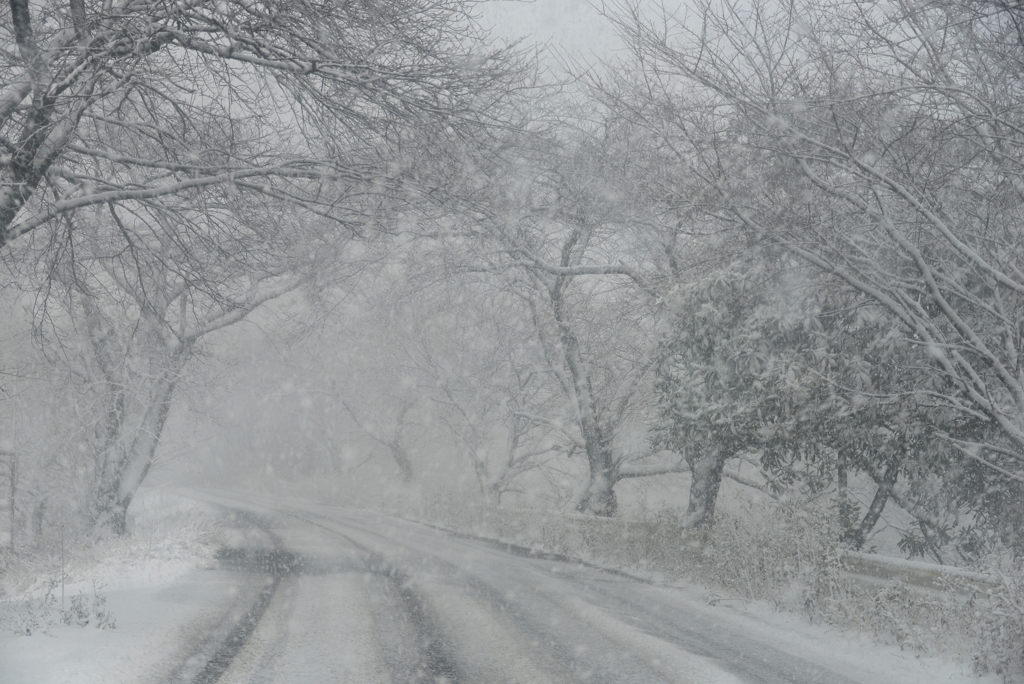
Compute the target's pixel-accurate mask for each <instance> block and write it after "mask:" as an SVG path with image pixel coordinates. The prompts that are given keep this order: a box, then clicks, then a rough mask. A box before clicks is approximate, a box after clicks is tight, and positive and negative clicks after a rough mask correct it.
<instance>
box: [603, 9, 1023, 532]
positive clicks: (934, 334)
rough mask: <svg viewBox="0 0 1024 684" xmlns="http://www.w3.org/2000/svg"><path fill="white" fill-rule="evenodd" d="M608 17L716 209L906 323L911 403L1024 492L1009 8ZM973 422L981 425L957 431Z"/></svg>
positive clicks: (1017, 50)
mask: <svg viewBox="0 0 1024 684" xmlns="http://www.w3.org/2000/svg"><path fill="white" fill-rule="evenodd" d="M980 8H981V9H980ZM613 19H614V20H615V21H616V22H617V23H618V25H619V27H620V28H621V30H622V35H623V36H624V37H625V38H626V39H627V40H628V41H629V42H630V44H631V45H632V46H633V48H634V51H635V54H636V55H637V56H638V57H639V58H641V59H642V61H643V67H642V73H643V84H644V92H646V93H647V96H648V99H649V100H654V101H655V102H657V103H660V104H659V106H660V107H661V112H662V113H663V114H665V115H664V116H660V117H658V118H657V119H656V120H654V119H651V118H648V119H646V122H647V123H648V124H650V123H654V124H655V125H649V126H648V128H649V129H650V130H651V131H652V132H654V133H655V134H656V135H657V136H659V138H660V139H661V140H662V141H663V142H664V144H665V145H666V146H667V147H670V148H671V149H672V150H673V151H674V153H675V156H676V159H677V161H678V163H679V164H680V165H682V166H683V167H684V168H686V169H687V170H688V171H689V172H690V173H692V174H693V175H694V177H697V178H700V179H702V180H703V182H704V183H705V187H706V188H707V189H708V191H709V193H711V194H712V195H713V201H709V202H708V208H710V209H711V211H712V212H713V213H714V214H715V216H716V217H717V218H718V219H721V220H723V221H725V222H726V223H727V224H731V225H732V226H734V227H736V228H738V229H739V230H740V231H741V232H742V233H743V234H745V235H746V236H747V237H748V239H751V240H756V241H760V242H761V243H762V244H765V245H774V246H776V247H780V248H782V249H784V250H786V251H788V252H789V253H790V254H792V255H795V256H797V257H799V258H800V259H802V260H804V261H805V262H806V263H807V264H810V265H812V266H813V267H815V268H817V269H820V270H821V271H822V272H824V273H827V274H829V275H830V276H831V277H833V278H834V279H835V281H836V282H837V283H841V284H842V285H843V286H844V287H849V288H852V289H853V290H855V291H857V292H859V293H860V294H861V295H862V296H864V297H866V298H868V299H870V300H871V301H872V302H873V304H874V305H875V306H878V307H880V308H881V309H882V310H884V312H885V315H886V316H889V317H891V318H892V319H893V320H895V321H898V323H899V326H900V328H899V330H900V335H901V338H902V344H904V345H907V346H908V347H911V348H917V349H920V350H922V351H924V352H926V356H927V361H926V362H924V366H925V367H926V368H927V370H928V372H927V373H918V374H917V375H916V376H915V378H916V380H917V381H918V384H917V386H916V387H915V388H914V389H913V391H914V392H915V393H916V397H917V404H918V406H920V407H922V409H923V410H924V409H926V410H928V411H931V412H932V415H933V416H938V415H945V416H946V420H945V421H944V422H945V424H937V425H934V426H933V427H932V430H933V434H934V435H935V436H936V437H937V438H939V439H941V440H942V441H943V442H944V443H945V444H946V445H947V446H948V447H949V448H950V449H953V450H956V451H957V452H958V453H959V454H960V458H961V459H963V460H964V461H966V462H971V463H973V465H968V464H967V463H965V464H964V466H963V467H964V468H965V469H971V468H975V467H977V468H981V469H982V470H984V471H985V472H986V474H985V476H984V478H983V479H986V480H988V481H989V483H990V485H991V486H992V487H995V488H996V489H998V490H1001V491H1004V492H1016V491H1018V490H1019V488H1020V486H1021V484H1022V483H1024V474H1022V472H1024V471H1022V466H1024V423H1022V420H1024V418H1022V417H1024V375H1022V374H1021V361H1020V349H1021V345H1022V343H1024V342H1022V341H1024V337H1022V330H1021V329H1020V326H1019V325H1018V318H1019V313H1020V308H1021V306H1022V303H1024V299H1022V295H1024V284H1022V283H1024V280H1022V278H1021V268H1020V259H1021V254H1022V250H1021V240H1020V226H1021V216H1020V214H1021V209H1022V207H1024V204H1022V202H1021V198H1022V197H1024V195H1022V194H1021V188H1022V187H1024V186H1022V185H1021V182H1020V178H1021V175H1020V171H1021V168H1022V167H1021V164H1022V162H1024V156H1022V154H1021V150H1022V149H1024V147H1022V143H1024V139H1022V138H1021V135H1020V131H1021V130H1024V127H1022V126H1021V123H1022V118H1021V117H1022V116H1024V100H1022V98H1021V95H1022V93H1021V90H1020V88H1019V83H1020V79H1019V74H1020V68H1019V65H1020V63H1021V57H1022V56H1024V45H1022V44H1021V41H1020V39H1019V33H1018V31H1017V21H1016V20H1017V16H1016V14H1015V12H1014V11H1011V10H1009V9H1007V8H1005V7H1004V8H1000V7H999V6H998V5H981V4H960V3H948V2H926V3H914V2H896V3H893V4H891V5H887V6H886V9H883V8H881V7H879V6H875V5H871V4H869V3H859V2H858V3H853V4H847V5H841V6H833V5H826V4H824V3H816V2H799V3H790V4H786V5H771V4H768V3H760V2H755V3H753V4H740V3H731V2H725V3H710V2H709V3H705V4H704V5H702V6H701V8H700V14H699V20H698V21H697V22H693V21H689V22H684V21H682V20H678V21H675V20H671V19H670V20H669V21H668V22H662V23H657V24H656V23H653V22H650V21H648V20H647V19H646V18H645V17H643V16H642V15H641V13H640V12H639V11H637V10H636V9H635V8H632V7H629V6H625V5H621V6H620V7H619V8H618V10H616V11H615V12H614V13H613ZM684 91H686V92H684ZM653 109H654V107H653V106H652V107H651V108H648V109H647V110H645V111H652V110H653ZM911 357H916V355H911ZM908 391H909V390H908ZM972 421H981V423H982V424H983V425H984V426H985V427H986V428H987V429H975V430H967V431H963V430H961V429H960V428H961V426H962V425H963V424H964V423H965V422H967V423H970V422H972ZM1012 498H1013V497H1012V496H1011V497H1007V498H1005V499H1003V501H1004V502H1005V501H1007V500H1012ZM1009 517H1012V518H1014V519H1016V516H1009ZM1009 517H1008V519H1009ZM1007 532H1008V534H1010V536H1011V537H1014V538H1017V539H1019V538H1020V536H1019V534H1017V531H1015V530H1007Z"/></svg>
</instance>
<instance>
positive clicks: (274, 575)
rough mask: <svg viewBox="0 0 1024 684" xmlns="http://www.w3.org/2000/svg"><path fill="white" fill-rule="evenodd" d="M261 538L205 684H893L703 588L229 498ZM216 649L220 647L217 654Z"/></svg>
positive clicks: (244, 555) (408, 525) (193, 675)
mask: <svg viewBox="0 0 1024 684" xmlns="http://www.w3.org/2000/svg"><path fill="white" fill-rule="evenodd" d="M219 503H220V505H223V506H225V507H230V508H234V509H235V510H236V511H237V512H238V514H239V515H241V516H242V519H243V520H244V521H246V522H247V524H250V525H252V526H253V528H254V529H256V528H258V530H259V534H258V535H256V537H258V538H259V540H258V541H257V542H255V543H253V542H252V539H251V538H250V540H249V542H247V543H246V544H243V545H242V546H240V547H239V548H238V549H236V551H235V552H233V553H232V554H229V555H228V556H227V557H226V558H225V560H224V562H225V563H227V564H229V565H231V564H234V567H235V568H236V569H240V570H245V571H247V572H250V573H252V574H256V575H260V574H262V575H265V579H264V580H263V584H262V586H263V587H264V588H263V591H262V592H261V594H260V597H262V598H260V597H257V598H256V599H255V600H254V602H253V603H252V606H251V607H250V609H249V613H248V615H247V618H246V619H242V620H240V621H237V625H236V627H235V631H234V633H233V636H229V637H228V638H227V639H225V640H222V641H221V642H220V646H219V648H218V649H214V650H216V654H215V655H212V656H210V655H209V653H208V657H207V658H206V664H205V666H203V667H199V666H197V665H196V664H195V663H196V658H192V659H191V661H190V662H192V663H193V666H192V668H191V669H190V670H188V671H187V672H186V671H185V670H181V671H179V672H178V673H177V675H176V677H175V679H176V680H178V681H189V682H198V683H202V684H207V683H208V682H215V681H217V682H222V683H223V684H241V683H253V684H256V683H264V682H266V683H269V682H359V683H368V684H369V683H376V682H394V683H405V682H447V683H449V684H468V683H474V684H477V683H487V684H502V683H505V682H519V683H523V684H547V683H551V684H562V683H569V682H586V683H588V684H590V683H593V684H598V683H601V684H625V683H629V684H634V683H635V684H644V683H648V682H649V683H651V684H654V683H658V684H661V683H668V682H672V683H677V684H680V683H686V684H739V683H747V684H755V683H757V684H769V683H770V684H821V683H826V682H827V683H830V684H852V683H854V682H860V683H867V682H871V683H872V684H882V683H883V682H886V681H892V682H896V681H902V680H901V679H899V678H897V677H892V678H887V677H885V676H884V671H883V672H881V673H880V671H879V668H878V667H873V668H872V667H869V666H863V667H862V666H861V664H859V663H857V662H851V659H850V658H849V657H846V658H844V657H843V656H842V654H835V655H834V657H833V656H831V655H830V654H828V653H824V654H823V653H822V651H821V649H810V651H807V650H806V649H805V648H804V647H803V646H802V642H801V640H800V639H794V638H782V637H781V635H778V634H774V633H773V631H772V627H771V625H770V624H767V623H764V624H760V623H756V620H755V621H753V622H752V621H751V618H748V617H744V616H742V615H737V614H736V613H735V611H733V612H729V611H725V610H723V609H722V608H720V607H719V608H715V607H711V606H707V605H706V604H704V603H703V602H701V601H700V600H699V599H695V597H694V595H693V593H692V592H687V591H684V590H679V589H671V588H665V587H657V586H652V585H648V584H644V583H642V582H639V581H637V580H635V579H632V578H629V577H625V576H621V575H616V574H614V573H610V572H605V571H601V570H598V569H594V568H591V567H586V566H581V565H578V564H573V563H568V562H563V561H559V560H552V559H543V558H531V557H523V556H521V555H516V554H514V553H509V552H508V550H506V549H501V548H497V547H496V546H495V545H494V544H491V543H489V542H486V541H480V540H472V539H460V538H457V537H453V536H451V535H449V534H446V533H443V532H441V531H438V530H435V529H433V528H430V527H428V526H426V525H422V524H418V523H412V522H408V521H403V520H399V519H395V518H392V517H388V516H384V515H378V514H371V513H357V512H352V511H348V510H344V509H337V508H331V507H315V506H298V505H281V504H273V505H269V506H260V505H256V504H252V503H248V504H243V503H240V502H229V501H226V500H224V499H221V500H220V502H219ZM208 649H209V646H208Z"/></svg>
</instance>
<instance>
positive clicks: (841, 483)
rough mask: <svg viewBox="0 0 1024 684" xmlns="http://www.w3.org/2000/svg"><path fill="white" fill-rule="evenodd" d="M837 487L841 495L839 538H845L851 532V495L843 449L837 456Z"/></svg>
mask: <svg viewBox="0 0 1024 684" xmlns="http://www.w3.org/2000/svg"><path fill="white" fill-rule="evenodd" d="M836 489H837V494H838V497H839V538H840V539H845V538H846V537H847V535H848V534H849V533H850V525H851V524H852V523H851V520H850V518H851V517H852V516H851V515H850V495H849V487H848V484H847V472H846V452H845V451H843V450H842V449H840V450H839V453H838V454H837V456H836Z"/></svg>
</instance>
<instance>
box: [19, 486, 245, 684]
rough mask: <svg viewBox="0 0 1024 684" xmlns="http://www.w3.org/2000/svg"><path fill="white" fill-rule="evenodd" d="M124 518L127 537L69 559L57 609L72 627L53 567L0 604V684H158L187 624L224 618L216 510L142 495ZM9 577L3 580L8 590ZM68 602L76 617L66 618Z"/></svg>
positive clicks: (231, 587) (225, 591) (155, 493)
mask: <svg viewBox="0 0 1024 684" xmlns="http://www.w3.org/2000/svg"><path fill="white" fill-rule="evenodd" d="M132 514H133V515H134V518H135V529H134V532H133V534H131V535H130V536H129V537H127V538H125V539H112V540H104V541H102V542H98V543H97V544H95V545H94V546H93V547H91V548H85V549H81V548H80V549H76V550H75V553H74V554H69V558H68V559H67V566H66V577H65V582H64V586H63V594H64V599H63V606H64V608H63V610H64V611H65V612H66V613H67V614H69V615H70V617H71V620H70V622H71V624H64V623H63V622H62V620H61V617H62V615H61V610H62V609H61V605H62V600H61V589H62V588H61V585H60V565H59V561H56V560H55V561H54V567H53V569H52V571H51V572H49V573H47V574H44V575H43V576H40V577H38V578H37V579H36V580H35V581H34V582H33V583H32V584H31V585H30V586H29V587H28V588H27V589H23V590H22V591H19V592H18V593H17V594H15V595H14V596H10V597H9V598H7V599H5V600H4V602H3V603H2V604H0V628H2V629H0V674H2V676H0V681H3V682H4V684H28V683H38V684H58V683H64V682H67V683H68V684H72V683H74V684H89V683H91V682H96V683H97V684H99V683H100V682H147V681H153V682H156V681H164V680H165V679H166V677H167V674H168V672H167V668H169V667H173V665H174V659H173V657H172V656H173V654H175V653H176V652H178V651H180V650H181V648H182V647H183V644H184V643H185V641H184V640H183V635H184V634H186V633H188V632H189V631H190V629H191V627H190V625H192V624H194V623H196V622H203V621H209V620H210V619H213V618H215V617H216V616H217V615H218V614H219V613H221V612H223V610H224V606H225V605H227V604H229V603H230V600H231V596H232V592H237V587H236V586H235V585H236V582H235V581H234V578H232V577H231V576H230V575H228V574H225V573H217V572H211V571H210V570H209V569H210V568H213V567H215V566H216V561H215V558H214V555H213V554H214V552H215V550H216V549H215V545H216V543H217V542H218V539H217V522H216V518H217V512H216V511H215V510H214V509H213V508H212V507H210V506H209V505H207V504H203V503H200V502H198V501H195V500H191V499H186V498H183V497H181V496H180V495H175V494H171V493H169V492H167V491H164V490H146V491H143V492H141V493H140V495H139V496H138V497H137V498H136V501H135V502H134V503H133V505H132ZM16 579H17V578H5V580H7V582H8V584H10V583H12V582H14V581H15V580H16ZM10 589H11V588H10V587H8V591H10ZM79 596H81V598H76V597H79ZM97 597H98V598H97ZM77 601H81V602H82V604H81V605H82V610H79V611H76V610H74V606H75V603H76V602H77ZM98 603H99V604H101V605H97V604H98ZM97 612H99V613H104V612H105V613H106V614H108V615H109V619H108V620H106V621H104V620H103V619H102V618H103V615H97ZM86 620H88V624H85V625H81V624H79V623H80V622H85V621H86ZM100 622H104V624H103V626H102V627H101V626H100V624H99V623H100ZM14 631H21V632H25V631H31V632H32V634H31V636H27V635H25V634H24V633H23V634H15V633H14Z"/></svg>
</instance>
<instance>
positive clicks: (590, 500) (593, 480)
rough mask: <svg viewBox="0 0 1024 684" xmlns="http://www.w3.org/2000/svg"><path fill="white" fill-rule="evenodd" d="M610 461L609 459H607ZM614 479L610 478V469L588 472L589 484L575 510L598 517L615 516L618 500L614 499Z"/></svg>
mask: <svg viewBox="0 0 1024 684" xmlns="http://www.w3.org/2000/svg"><path fill="white" fill-rule="evenodd" d="M608 461H609V462H610V461H611V458H610V457H609V458H608ZM614 487H615V478H614V477H612V472H611V467H608V468H600V467H599V468H598V469H596V470H595V469H594V468H593V467H591V470H590V482H589V483H588V485H587V489H586V493H585V494H584V495H583V498H582V499H580V503H579V505H578V506H577V510H579V512H580V513H589V514H590V515H600V516H604V517H608V518H610V517H611V516H613V515H615V511H616V510H617V509H618V505H619V504H618V500H617V499H616V497H615V489H614Z"/></svg>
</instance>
